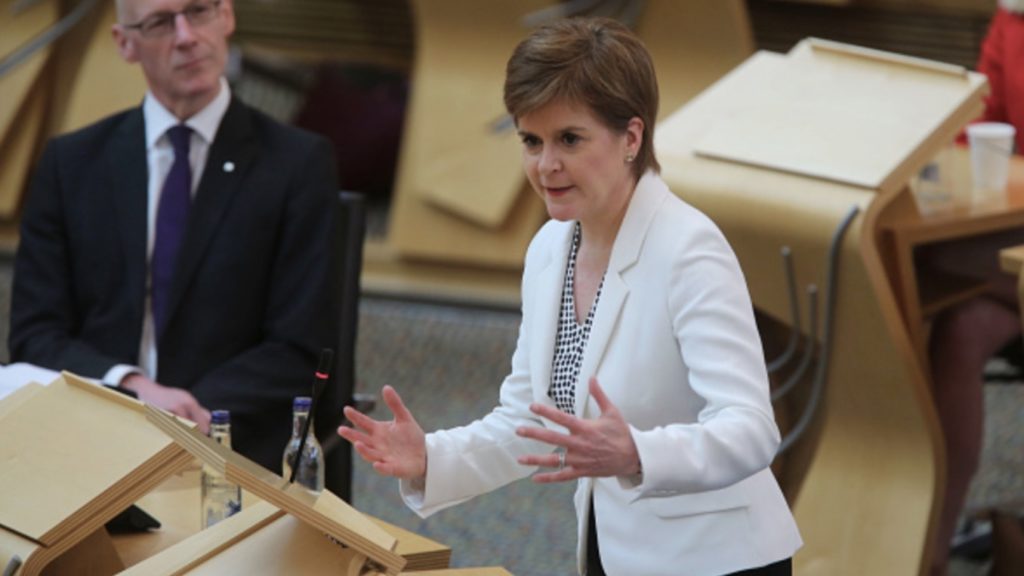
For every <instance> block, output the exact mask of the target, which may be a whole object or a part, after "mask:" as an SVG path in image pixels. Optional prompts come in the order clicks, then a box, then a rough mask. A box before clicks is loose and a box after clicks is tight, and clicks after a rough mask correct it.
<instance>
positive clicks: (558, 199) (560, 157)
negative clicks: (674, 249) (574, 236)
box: [518, 100, 643, 228]
mask: <svg viewBox="0 0 1024 576" xmlns="http://www.w3.org/2000/svg"><path fill="white" fill-rule="evenodd" d="M518 128H519V136H520V138H521V139H522V141H523V169H524V170H525V171H526V177H527V179H529V181H530V184H531V185H532V186H533V189H534V190H535V191H536V192H537V194H539V195H540V197H541V198H542V199H543V200H544V203H545V204H546V205H547V209H548V215H550V216H551V217H552V218H554V219H555V220H562V221H567V220H579V221H580V223H581V224H582V225H583V226H584V228H587V227H588V226H591V227H601V226H606V225H607V226H615V227H616V228H617V226H618V224H619V222H620V221H621V218H622V216H623V215H624V214H625V209H626V205H627V204H628V203H629V197H630V194H631V193H632V191H633V187H634V186H635V185H636V182H635V177H634V176H633V170H632V168H633V165H632V164H631V163H629V162H627V157H635V156H636V154H637V151H638V150H639V149H640V143H641V139H642V135H643V121H642V120H640V119H639V118H633V119H632V120H630V122H629V125H628V126H627V127H626V130H625V131H624V132H617V131H614V130H611V129H609V128H608V127H607V126H606V125H605V124H604V123H603V122H601V121H600V120H599V119H598V117H597V116H596V115H595V114H594V113H593V112H591V110H590V108H589V107H587V106H585V105H582V104H576V103H573V102H567V101H563V100H558V101H554V102H551V103H549V104H547V105H545V106H542V107H541V108H538V109H536V110H534V111H532V112H529V113H527V114H523V115H522V116H521V117H520V118H519V121H518Z"/></svg>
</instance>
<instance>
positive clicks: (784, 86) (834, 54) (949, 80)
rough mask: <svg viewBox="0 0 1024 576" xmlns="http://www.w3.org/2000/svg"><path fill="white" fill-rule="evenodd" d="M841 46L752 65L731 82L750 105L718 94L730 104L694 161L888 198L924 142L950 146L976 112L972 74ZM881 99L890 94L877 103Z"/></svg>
mask: <svg viewBox="0 0 1024 576" xmlns="http://www.w3.org/2000/svg"><path fill="white" fill-rule="evenodd" d="M843 46H845V45H842V44H837V43H819V42H815V41H813V40H805V41H803V42H801V43H800V44H798V45H797V46H796V47H794V48H793V49H792V50H791V51H790V52H789V54H787V55H785V56H778V55H775V54H767V53H762V54H761V55H759V56H758V57H756V58H752V59H751V60H750V61H748V63H746V64H744V70H743V71H742V73H739V74H736V75H735V76H734V77H733V81H734V82H737V83H738V82H743V83H744V87H745V88H748V89H750V90H756V94H757V95H758V96H757V98H748V97H746V96H747V94H749V93H750V92H747V91H746V90H745V89H741V88H740V87H739V86H737V87H734V88H733V89H732V90H730V91H728V92H725V91H723V93H725V94H734V95H736V98H735V99H734V100H733V101H732V102H729V103H728V105H729V108H730V110H729V113H728V115H726V116H724V117H723V118H722V119H721V120H720V121H719V122H718V123H717V125H716V127H715V129H714V130H710V131H708V132H706V133H704V134H703V135H702V137H701V138H700V139H699V140H697V141H696V143H695V146H694V149H695V151H696V152H697V154H698V155H702V156H707V157H711V158H720V159H726V160H731V161H735V162H742V163H746V164H751V165H754V166H761V167H765V168H769V169H772V170H779V171H786V172H793V173H795V174H800V175H805V176H811V177H815V178H822V179H827V180H832V181H836V182H840V183H845V184H851V185H854V186H859V187H863V188H867V189H871V190H879V191H881V192H893V191H895V190H897V189H899V188H901V187H902V186H904V185H906V183H907V182H909V181H910V178H911V176H912V175H913V174H914V173H915V172H916V170H917V169H919V168H920V167H921V166H922V165H923V164H924V163H925V161H926V160H928V158H927V157H925V156H922V155H921V154H923V153H924V152H926V151H929V150H931V151H934V150H935V146H934V145H926V144H930V142H935V144H936V145H937V144H938V143H939V142H940V141H941V142H948V141H950V140H952V138H953V136H954V134H955V131H956V130H958V129H959V128H960V126H961V125H962V124H964V123H966V122H967V120H969V119H970V118H973V117H976V116H977V115H978V114H979V113H980V111H981V110H980V96H981V94H982V93H983V92H984V90H985V88H986V81H985V79H984V77H983V76H982V75H980V74H977V73H967V72H966V71H964V70H963V69H960V68H957V67H953V66H949V65H942V66H939V65H937V64H931V63H921V62H920V61H919V60H916V59H910V58H907V57H903V56H899V55H891V56H886V53H883V52H879V51H867V50H864V49H859V48H849V49H843V48H842V47H843ZM883 92H890V93H895V94H899V97H898V98H878V97H876V96H877V94H880V93H883ZM720 104H723V105H724V104H725V102H720ZM951 119H955V120H956V121H955V122H950V120H951ZM751 133H753V134H762V135H764V137H763V138H749V135H750V134H751ZM867 142H870V143H871V145H870V146H865V145H864V144H865V143H867Z"/></svg>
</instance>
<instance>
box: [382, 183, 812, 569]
mask: <svg viewBox="0 0 1024 576" xmlns="http://www.w3.org/2000/svg"><path fill="white" fill-rule="evenodd" d="M573 226H574V223H572V222H557V221H550V222H548V223H547V224H545V225H544V226H543V227H542V228H541V230H540V231H539V232H538V233H537V235H536V236H535V237H534V239H533V241H532V242H531V243H530V247H529V249H528V251H527V255H526V264H525V269H524V272H523V282H522V300H523V303H522V324H521V325H520V328H519V338H518V342H517V346H516V350H515V353H514V354H513V356H512V369H511V372H510V374H509V375H508V376H507V377H506V378H505V381H504V382H503V383H502V386H501V392H500V404H499V406H498V407H497V408H495V409H494V410H493V411H492V412H491V413H490V414H488V415H487V416H485V417H484V418H482V419H480V420H477V421H475V422H473V423H471V424H469V425H467V426H463V427H459V428H454V429H450V430H443V431H439V432H434V433H431V434H428V435H427V476H426V479H425V482H423V483H422V484H421V483H420V482H415V483H413V482H402V488H401V489H402V493H403V497H404V499H405V501H406V503H407V504H408V505H409V506H410V507H411V508H412V509H413V510H414V511H416V512H417V513H418V514H420V515H421V516H424V517H425V516H427V515H429V514H432V513H434V512H436V511H438V510H441V509H443V508H446V507H449V506H452V505H455V504H458V503H460V502H463V501H465V500H468V499H470V498H472V497H474V496H477V495H479V494H482V493H485V492H488V491H490V490H494V489H495V488H498V487H500V486H502V485H504V484H507V483H509V482H511V481H513V480H516V479H519V478H523V477H525V476H528V475H530V474H532V473H533V472H535V471H536V468H534V467H527V466H522V465H520V464H518V463H517V461H516V459H517V458H518V457H519V456H522V455H524V454H531V453H533V454H536V453H546V452H550V451H551V449H552V447H551V446H549V445H546V444H541V443H537V442H534V441H530V440H525V439H522V438H520V437H519V436H517V435H516V433H515V430H516V428H517V427H519V426H546V427H549V428H553V429H558V430H561V429H562V428H561V427H560V426H558V425H556V424H554V423H552V422H550V421H547V420H542V419H540V418H538V417H536V416H535V415H534V414H532V413H531V412H530V410H529V405H530V403H532V402H538V403H542V404H548V405H551V406H554V402H553V401H552V400H551V399H550V398H549V397H548V388H549V386H550V384H551V364H552V359H553V353H554V342H555V332H556V330H557V326H558V315H559V307H560V302H561V295H562V286H563V282H564V279H565V267H566V262H567V257H568V252H569V248H570V244H571V241H572V234H573ZM591 376H596V377H597V379H598V381H599V382H600V384H601V386H602V387H603V389H604V390H605V392H606V393H607V395H608V396H609V398H610V400H611V401H612V402H613V403H614V404H615V405H616V406H617V407H618V408H619V409H620V410H621V411H622V414H623V416H624V417H625V419H626V421H627V422H628V423H629V425H630V427H631V431H632V434H633V439H634V441H635V443H636V446H637V449H638V451H639V454H640V460H641V464H642V468H643V474H642V476H640V477H609V478H583V479H581V480H579V482H578V487H577V490H576V496H575V504H576V514H577V519H578V526H579V530H578V538H579V540H578V541H579V545H578V556H577V558H578V564H579V569H580V571H581V573H582V572H583V570H584V566H583V564H584V562H585V554H584V547H585V545H586V541H587V538H586V530H587V518H588V514H589V513H590V505H591V503H593V506H594V508H595V513H596V522H597V532H598V535H599V537H600V552H601V560H602V563H603V564H604V568H605V570H606V571H607V573H608V574H610V575H621V576H627V575H644V576H657V575H661V574H664V575H671V576H680V575H688V576H718V575H721V574H728V573H730V572H734V571H738V570H742V569H747V568H753V567H758V566H762V565H765V564H769V563H771V562H775V561H778V560H781V559H784V558H787V557H790V556H792V555H793V553H794V552H795V551H796V550H797V549H798V548H799V547H800V545H801V540H800V535H799V532H798V531H797V528H796V524H795V522H794V521H793V518H792V515H791V514H790V511H789V507H788V506H787V504H786V501H785V499H784V498H783V496H782V493H781V491H780V490H779V487H778V485H777V484H776V482H775V479H774V477H773V475H772V473H771V471H770V469H769V468H768V467H769V465H770V464H771V462H772V459H773V457H774V456H775V452H776V449H777V447H778V444H779V431H778V428H777V426H776V424H775V419H774V415H773V411H772V406H771V402H770V399H769V389H768V381H767V374H766V370H765V364H764V358H763V353H762V349H761V343H760V340H759V337H758V333H757V328H756V326H755V323H754V316H753V308H752V305H751V302H750V296H749V294H748V292H747V288H746V283H745V280H744V278H743V274H742V272H741V271H740V268H739V264H738V263H737V261H736V257H735V255H734V254H733V252H732V249H731V248H730V247H729V245H728V243H727V242H726V240H725V238H724V237H723V236H722V234H721V232H720V231H719V230H718V228H717V227H716V226H715V225H714V224H713V223H712V222H711V221H710V220H709V219H708V218H707V217H705V216H704V215H703V214H702V213H700V212H698V211H697V210H696V209H694V208H693V207H691V206H689V205H688V204H686V203H685V202H683V201H682V200H681V199H679V198H678V197H676V196H675V195H673V194H672V193H671V192H670V191H669V189H668V187H667V186H666V185H665V183H664V182H663V181H662V180H661V179H660V178H659V177H658V176H657V175H656V174H654V173H653V172H648V173H647V174H646V175H644V177H643V178H641V180H640V181H639V183H638V184H637V187H636V190H635V192H634V194H633V197H632V199H631V200H630V204H629V207H628V209H627V212H626V215H625V217H624V219H623V222H622V225H621V227H620V229H619V233H618V236H617V237H616V240H615V244H614V247H613V249H612V254H611V259H610V262H609V265H608V270H607V272H606V274H605V278H604V285H603V288H602V291H601V296H600V300H599V302H598V304H597V310H596V312H595V315H594V318H593V324H592V326H591V332H590V339H589V341H588V343H587V346H586V350H585V351H584V354H583V361H582V367H581V369H580V374H579V380H578V382H577V385H576V416H578V417H580V418H595V417H597V416H598V415H599V413H600V411H599V409H598V407H597V404H596V403H595V402H594V400H593V399H591V398H589V391H588V386H587V383H588V381H589V379H590V377H591Z"/></svg>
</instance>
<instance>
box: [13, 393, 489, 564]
mask: <svg viewBox="0 0 1024 576" xmlns="http://www.w3.org/2000/svg"><path fill="white" fill-rule="evenodd" d="M0 437H2V438H4V442H3V443H0V463H2V465H0V487H2V488H3V490H2V491H0V569H2V570H3V572H2V573H3V574H4V575H5V576H34V575H36V574H43V575H49V574H53V575H56V574H76V575H85V576H90V575H96V576H100V575H104V576H105V575H108V574H114V573H122V574H128V575H133V574H146V575H154V574H156V575H160V574H166V575H171V574H175V575H177V574H195V575H201V574H228V573H244V574H267V575H275V574H325V573H331V574H345V575H350V576H359V575H377V576H384V575H397V574H399V573H403V574H404V573H405V572H402V570H403V569H406V570H416V571H417V572H414V573H416V574H420V573H423V574H436V575H452V576H456V575H462V576H502V575H504V574H507V572H505V571H504V570H502V569H501V568H466V569H459V570H447V569H445V568H446V567H447V566H448V560H449V557H450V552H451V550H450V549H449V548H447V547H445V546H442V545H439V544H437V543H434V542H431V541H429V540H427V539H425V538H422V537H419V536H417V535H415V534H412V533H409V532H407V531H404V530H402V529H400V528H397V527H394V526H390V525H388V524H386V523H383V522H381V521H379V520H376V519H374V518H370V517H368V516H365V515H363V514H362V513H360V512H359V511H357V510H356V509H354V508H352V507H351V506H349V505H348V504H347V503H346V502H344V501H343V500H341V499H340V498H338V497H337V496H335V495H334V494H332V493H330V492H327V491H324V492H323V493H321V494H319V495H313V494H312V493H310V492H308V491H307V490H306V489H305V488H302V487H300V486H298V485H295V484H289V483H288V482H287V481H286V480H284V479H283V478H281V477H280V476H278V475H276V474H274V473H272V472H269V471H267V470H265V469H263V468H261V467H260V466H258V465H256V464H254V463H253V462H251V461H249V460H247V459H246V458H244V457H242V456H240V455H238V454H236V453H234V452H232V451H231V450H229V449H226V448H225V447H223V446H221V445H220V444H217V443H216V442H213V441H212V440H210V439H209V438H207V437H206V436H204V435H202V434H200V433H199V432H198V431H197V430H195V428H194V425H193V424H191V423H188V422H185V421H183V420H180V419H178V418H176V417H174V416H171V415H169V414H167V413H166V412H163V411H161V410H159V409H156V408H153V407H151V406H148V405H145V404H144V403H142V402H139V401H137V400H134V399H131V398H128V397H127V396H123V395H121V394H119V393H117V392H114V391H111V390H109V389H107V388H104V387H101V386H97V385H95V384H93V383H91V382H88V381H85V380H82V379H80V378H77V377H75V376H74V375H72V374H68V373H64V374H62V375H61V377H60V378H58V379H57V380H56V381H54V382H53V383H52V384H50V385H49V386H43V385H40V384H29V385H27V386H25V387H23V388H20V389H18V390H17V391H16V392H14V393H13V394H11V395H10V396H7V397H6V398H4V399H3V400H2V401H0ZM196 459H199V460H200V461H201V462H203V463H205V464H207V465H210V466H212V467H213V468H215V469H217V470H218V471H220V472H222V473H224V474H225V476H226V477H227V479H228V480H229V481H231V482H234V483H236V484H239V485H240V486H242V487H243V488H244V489H245V490H246V495H247V496H249V495H254V496H256V497H257V501H256V502H255V503H251V504H250V503H248V502H247V504H246V507H245V508H244V509H243V510H242V511H241V512H240V513H238V514H236V515H234V516H232V517H230V518H228V519H227V520H224V521H223V522H221V523H219V524H217V525H215V526H212V527H210V528H208V529H206V530H203V531H200V532H196V533H195V534H193V535H191V536H189V537H186V538H184V539H180V538H181V536H180V535H179V536H178V537H177V538H178V539H179V541H178V542H177V543H176V544H173V545H172V546H170V547H167V548H165V549H163V550H162V551H160V552H158V553H157V554H155V555H153V556H151V557H148V558H146V559H144V560H142V561H140V562H135V560H136V559H137V558H133V559H131V561H130V562H129V563H132V565H131V567H130V568H128V569H127V570H125V564H124V561H123V560H122V558H123V557H124V556H122V554H123V553H124V549H123V547H122V548H121V549H119V548H118V547H116V546H115V545H114V543H113V542H112V540H111V538H110V537H109V536H108V534H107V532H106V530H105V524H106V523H107V522H108V521H109V520H111V519H112V518H113V517H114V516H116V515H117V514H118V513H119V512H121V511H122V510H124V509H126V508H128V507H129V506H130V505H131V504H133V503H135V502H137V501H139V500H140V499H143V497H148V496H147V495H150V492H152V491H153V490H154V488H156V487H157V486H158V485H161V484H163V483H164V482H165V481H166V480H168V479H169V478H171V477H172V476H176V475H179V473H181V472H182V471H184V470H185V469H186V468H189V467H190V466H192V465H194V463H195V461H196ZM197 491H198V490H196V489H195V487H194V485H193V488H192V490H191V491H190V496H191V498H189V497H186V498H185V499H184V500H181V499H178V498H177V497H175V499H174V505H177V506H178V507H179V508H182V507H185V508H187V510H181V511H180V512H181V513H182V514H186V515H188V516H190V517H194V518H196V519H198V506H197V505H196V504H197V499H195V498H194V497H195V496H196V492H197ZM178 496H180V495H178ZM188 531H189V530H188V528H187V527H186V532H188ZM142 537H143V538H145V537H146V535H142ZM400 538H401V539H402V542H400V541H399V539H400ZM166 544H167V543H166V542H165V543H163V545H164V546H166ZM151 553H152V552H151V551H150V552H148V553H147V555H148V554H151ZM139 557H141V556H139ZM419 571H427V572H419Z"/></svg>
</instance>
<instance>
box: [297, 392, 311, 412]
mask: <svg viewBox="0 0 1024 576" xmlns="http://www.w3.org/2000/svg"><path fill="white" fill-rule="evenodd" d="M312 405H313V399H312V398H310V397H309V396H296V397H295V401H294V402H292V410H305V411H306V412H309V408H310V407H311V406H312Z"/></svg>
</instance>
